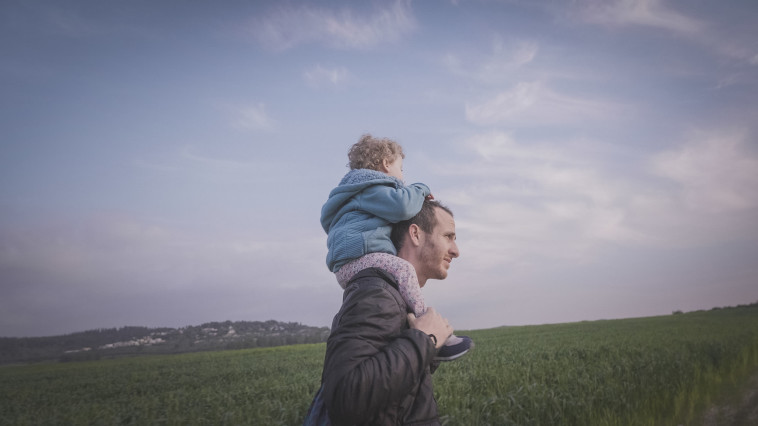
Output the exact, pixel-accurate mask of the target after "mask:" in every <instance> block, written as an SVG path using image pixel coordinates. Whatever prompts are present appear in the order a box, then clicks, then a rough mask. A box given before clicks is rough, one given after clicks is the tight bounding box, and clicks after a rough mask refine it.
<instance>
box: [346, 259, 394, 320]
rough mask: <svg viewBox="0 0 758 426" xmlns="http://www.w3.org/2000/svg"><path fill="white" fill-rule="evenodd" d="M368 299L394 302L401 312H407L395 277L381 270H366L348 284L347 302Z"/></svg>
mask: <svg viewBox="0 0 758 426" xmlns="http://www.w3.org/2000/svg"><path fill="white" fill-rule="evenodd" d="M366 297H369V298H373V299H374V300H375V301H376V299H377V298H383V299H386V300H387V301H389V300H390V299H392V300H394V301H395V303H396V305H397V307H398V308H399V309H400V310H401V311H407V310H408V307H407V305H406V303H405V300H403V297H402V296H401V295H400V291H399V290H398V284H397V281H396V280H395V277H393V276H392V274H390V273H389V272H387V271H385V270H383V269H381V268H366V269H364V270H362V271H360V272H358V273H357V274H355V276H354V277H353V278H352V279H351V280H350V282H348V284H347V287H346V289H345V301H346V302H347V301H348V300H352V301H354V302H357V300H360V299H364V298H366Z"/></svg>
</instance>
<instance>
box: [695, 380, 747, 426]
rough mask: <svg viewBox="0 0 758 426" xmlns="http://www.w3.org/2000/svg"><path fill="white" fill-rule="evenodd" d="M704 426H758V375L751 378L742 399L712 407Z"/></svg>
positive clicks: (706, 414) (706, 415)
mask: <svg viewBox="0 0 758 426" xmlns="http://www.w3.org/2000/svg"><path fill="white" fill-rule="evenodd" d="M702 425H703V426H756V425H758V373H756V374H754V375H753V377H751V379H750V381H749V382H748V385H747V386H745V388H744V389H743V391H742V392H741V396H740V398H737V399H735V400H733V401H729V402H727V403H724V404H720V405H713V406H712V407H710V408H709V409H708V410H707V411H706V413H705V418H704V419H703V423H702Z"/></svg>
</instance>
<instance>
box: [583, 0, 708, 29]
mask: <svg viewBox="0 0 758 426" xmlns="http://www.w3.org/2000/svg"><path fill="white" fill-rule="evenodd" d="M576 5H577V6H578V10H579V16H580V17H581V18H582V19H584V20H585V21H587V22H592V23H596V24H601V25H610V26H619V25H621V26H625V25H640V26H646V27H653V28H661V29H665V30H669V31H674V32H678V33H688V34H695V33H697V32H698V31H701V30H702V29H703V28H704V27H705V24H704V23H703V22H702V21H700V20H698V19H694V18H692V17H689V16H687V15H685V14H682V13H680V12H678V11H676V10H674V9H671V8H669V7H667V6H666V5H665V4H663V2H661V1H660V0H614V1H606V0H585V1H580V2H578V3H576Z"/></svg>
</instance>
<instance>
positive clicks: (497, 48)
mask: <svg viewBox="0 0 758 426" xmlns="http://www.w3.org/2000/svg"><path fill="white" fill-rule="evenodd" d="M538 52H539V44H538V43H537V42H535V41H531V40H516V41H511V42H509V43H506V42H505V41H503V39H502V37H501V36H499V35H496V36H495V37H494V39H493V42H492V49H491V52H490V53H489V54H488V55H487V56H486V57H485V58H483V59H477V58H471V57H466V58H462V57H461V54H454V53H448V54H446V55H445V56H444V58H443V63H444V64H445V67H446V68H447V69H448V71H449V72H451V73H453V74H456V75H459V76H463V77H466V78H472V79H475V80H478V81H480V82H484V83H491V82H498V81H501V80H503V79H509V78H512V76H513V73H514V72H517V71H518V70H519V69H520V68H522V67H525V66H527V65H528V64H530V63H531V62H532V61H534V59H535V58H536V57H537V54H538Z"/></svg>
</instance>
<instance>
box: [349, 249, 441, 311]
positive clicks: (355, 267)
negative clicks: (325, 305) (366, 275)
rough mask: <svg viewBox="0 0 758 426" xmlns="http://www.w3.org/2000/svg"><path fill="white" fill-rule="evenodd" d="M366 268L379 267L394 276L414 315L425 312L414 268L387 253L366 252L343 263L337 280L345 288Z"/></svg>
mask: <svg viewBox="0 0 758 426" xmlns="http://www.w3.org/2000/svg"><path fill="white" fill-rule="evenodd" d="M366 268H380V269H383V270H385V271H387V272H388V273H389V274H390V275H392V276H393V277H395V280H397V284H398V290H400V295H401V296H403V300H405V303H407V304H408V306H409V307H410V308H411V309H412V310H413V313H414V314H416V316H421V315H423V314H424V313H425V312H426V305H425V304H424V298H423V297H422V295H421V287H419V285H418V277H417V276H416V269H415V268H414V267H413V265H411V264H410V263H409V262H408V261H406V260H403V259H401V258H399V257H397V256H395V255H392V254H389V253H368V254H366V255H364V256H361V257H360V258H358V259H356V260H353V261H352V262H349V263H346V264H345V265H343V266H342V267H341V268H340V270H339V271H337V282H339V284H340V286H341V287H342V288H345V286H346V285H347V283H348V282H349V281H350V279H351V278H352V277H353V276H355V274H357V273H358V272H360V271H362V270H364V269H366Z"/></svg>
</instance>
